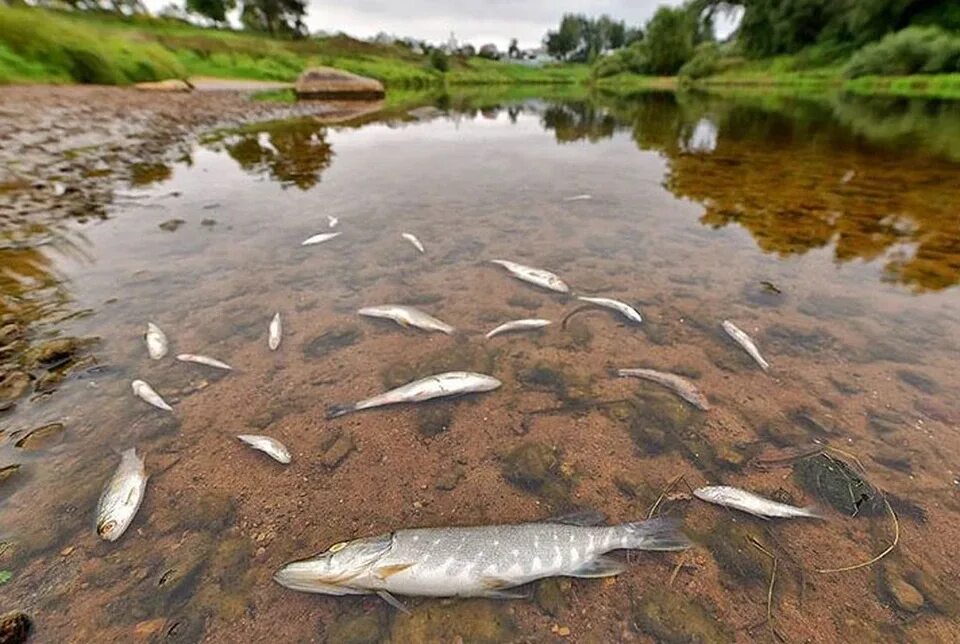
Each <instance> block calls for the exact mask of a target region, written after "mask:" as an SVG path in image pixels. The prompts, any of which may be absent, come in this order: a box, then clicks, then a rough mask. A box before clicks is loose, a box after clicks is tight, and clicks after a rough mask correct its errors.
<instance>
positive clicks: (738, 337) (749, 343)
mask: <svg viewBox="0 0 960 644" xmlns="http://www.w3.org/2000/svg"><path fill="white" fill-rule="evenodd" d="M723 330H724V331H726V332H727V335H729V336H730V337H731V338H733V339H734V341H735V342H736V343H737V344H739V345H740V346H741V347H743V350H744V351H746V352H747V353H749V354H750V357H751V358H753V359H754V360H755V361H756V363H757V364H758V365H760V368H761V369H763V370H764V371H766V370H767V369H769V368H770V363H769V362H767V361H766V360H764V359H763V356H762V355H760V349H758V348H757V345H756V344H754V342H753V339H752V338H751V337H750V336H749V335H747V334H746V333H745V332H743V331H741V330H740V329H739V328H737V325H736V324H734V323H733V322H731V321H730V320H724V321H723Z"/></svg>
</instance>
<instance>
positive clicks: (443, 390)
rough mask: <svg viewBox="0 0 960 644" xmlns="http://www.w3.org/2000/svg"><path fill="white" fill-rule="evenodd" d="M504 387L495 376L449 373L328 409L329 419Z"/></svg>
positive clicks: (459, 372)
mask: <svg viewBox="0 0 960 644" xmlns="http://www.w3.org/2000/svg"><path fill="white" fill-rule="evenodd" d="M501 384H503V383H501V382H500V381H499V380H497V379H496V378H494V377H493V376H486V375H484V374H482V373H472V372H470V371H449V372H447V373H438V374H437V375H435V376H427V377H426V378H421V379H420V380H414V381H413V382H410V383H407V384H405V385H402V386H400V387H397V388H396V389H391V390H390V391H387V392H384V393H382V394H379V395H377V396H373V397H372V398H367V399H365V400H361V401H359V402H356V403H352V404H347V405H331V406H330V407H328V408H327V418H336V417H338V416H343V415H344V414H349V413H351V412H354V411H360V410H361V409H371V408H373V407H381V406H383V405H395V404H397V403H408V402H421V401H424V400H430V399H432V398H444V397H447V396H462V395H464V394H472V393H480V392H484V391H492V390H494V389H496V388H497V387H499V386H500V385H501Z"/></svg>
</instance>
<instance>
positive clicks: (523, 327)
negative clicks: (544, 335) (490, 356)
mask: <svg viewBox="0 0 960 644" xmlns="http://www.w3.org/2000/svg"><path fill="white" fill-rule="evenodd" d="M550 324H551V322H550V320H540V319H537V318H531V319H528V320H513V321H512V322H504V323H503V324H501V325H500V326H498V327H497V328H495V329H494V330H492V331H490V332H489V333H487V335H486V336H484V337H485V338H487V339H488V340H489V339H490V338H492V337H493V336H495V335H500V334H501V333H509V332H511V331H529V330H532V329H542V328H543V327H545V326H548V325H550Z"/></svg>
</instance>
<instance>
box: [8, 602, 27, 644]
mask: <svg viewBox="0 0 960 644" xmlns="http://www.w3.org/2000/svg"><path fill="white" fill-rule="evenodd" d="M32 628H33V623H32V622H31V621H30V616H29V615H27V614H26V613H24V612H23V611H20V610H13V611H10V612H9V613H4V614H3V615H0V642H2V644H23V642H26V641H27V638H28V637H30V630H31V629H32Z"/></svg>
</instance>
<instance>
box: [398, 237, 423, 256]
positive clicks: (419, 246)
mask: <svg viewBox="0 0 960 644" xmlns="http://www.w3.org/2000/svg"><path fill="white" fill-rule="evenodd" d="M400 236H401V237H403V238H404V239H406V240H407V241H408V242H410V243H411V244H413V247H414V248H416V249H417V250H418V251H420V252H421V253H423V252H425V251H424V250H423V244H421V243H420V240H419V239H417V236H416V235H413V234H410V233H400Z"/></svg>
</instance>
